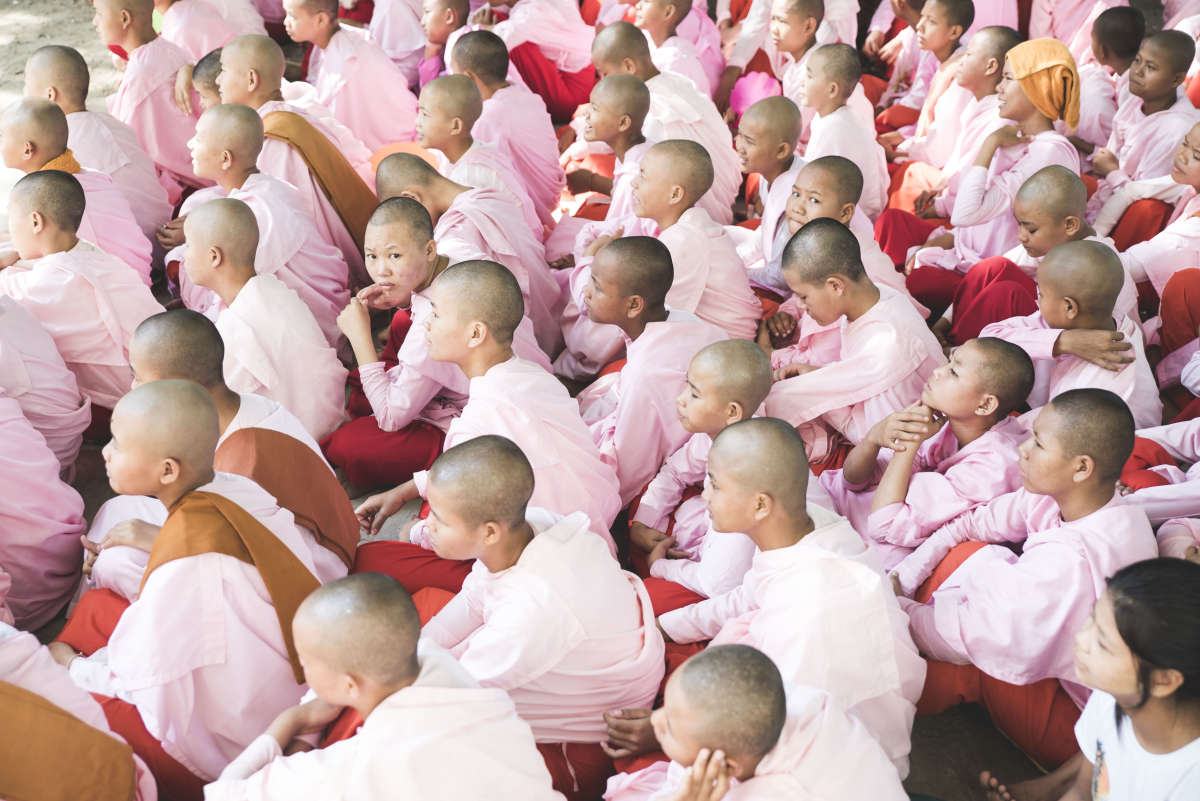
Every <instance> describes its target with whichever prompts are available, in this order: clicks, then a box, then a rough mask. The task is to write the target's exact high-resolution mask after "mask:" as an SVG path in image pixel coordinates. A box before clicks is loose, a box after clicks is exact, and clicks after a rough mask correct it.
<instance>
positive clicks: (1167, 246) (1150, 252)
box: [1120, 217, 1200, 295]
mask: <svg viewBox="0 0 1200 801" xmlns="http://www.w3.org/2000/svg"><path fill="white" fill-rule="evenodd" d="M1198 251H1200V218H1197V217H1189V218H1187V219H1181V220H1177V221H1175V222H1174V223H1172V224H1171V225H1169V226H1167V228H1166V229H1165V230H1163V231H1162V232H1160V233H1159V234H1158V235H1157V236H1155V237H1154V238H1153V239H1150V240H1147V241H1145V242H1139V243H1138V244H1136V245H1133V246H1132V247H1130V248H1128V249H1127V250H1125V251H1124V252H1122V253H1121V254H1120V256H1121V263H1122V264H1124V265H1125V269H1126V270H1128V271H1129V276H1130V277H1131V278H1132V279H1133V281H1134V282H1135V283H1137V282H1140V281H1145V280H1147V279H1149V281H1150V282H1151V283H1153V284H1154V288H1155V290H1156V291H1157V292H1158V293H1159V294H1160V295H1161V294H1162V291H1163V288H1164V287H1166V285H1167V281H1168V280H1169V279H1170V278H1171V276H1172V275H1174V274H1175V272H1176V271H1177V270H1179V269H1181V268H1183V267H1192V266H1194V265H1195V264H1200V260H1197V252H1198Z"/></svg>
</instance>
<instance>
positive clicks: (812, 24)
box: [803, 17, 821, 36]
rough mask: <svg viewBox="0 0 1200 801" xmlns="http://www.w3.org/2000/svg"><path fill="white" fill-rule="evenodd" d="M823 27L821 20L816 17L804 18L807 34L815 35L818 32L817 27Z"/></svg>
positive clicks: (804, 29) (804, 28)
mask: <svg viewBox="0 0 1200 801" xmlns="http://www.w3.org/2000/svg"><path fill="white" fill-rule="evenodd" d="M819 27H821V21H820V20H818V19H817V18H816V17H809V18H808V19H806V20H804V26H803V31H804V33H805V35H807V36H813V35H815V34H816V32H817V28H819Z"/></svg>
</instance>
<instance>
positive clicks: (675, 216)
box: [652, 203, 692, 231]
mask: <svg viewBox="0 0 1200 801" xmlns="http://www.w3.org/2000/svg"><path fill="white" fill-rule="evenodd" d="M691 207H692V206H691V204H688V205H684V204H683V203H676V204H675V205H674V206H672V207H671V208H670V209H669V210H668V211H667V213H666V214H664V215H663V216H661V217H658V218H652V219H654V223H655V224H656V225H657V226H658V229H659V230H660V231H665V230H667V229H668V228H670V227H671V226H672V225H674V224H675V223H677V222H679V218H680V217H682V216H683V215H684V214H687V210H688V209H690V208H691Z"/></svg>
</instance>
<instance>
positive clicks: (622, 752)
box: [600, 743, 637, 759]
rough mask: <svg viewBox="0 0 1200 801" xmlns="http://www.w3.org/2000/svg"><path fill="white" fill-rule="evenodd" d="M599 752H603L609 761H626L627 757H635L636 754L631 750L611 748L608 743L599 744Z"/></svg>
mask: <svg viewBox="0 0 1200 801" xmlns="http://www.w3.org/2000/svg"><path fill="white" fill-rule="evenodd" d="M600 750H601V751H603V752H604V753H605V754H606V755H607V756H608V758H609V759H627V758H628V757H631V756H636V755H637V752H636V751H634V750H633V749H632V748H613V747H612V746H610V745H609V744H608V743H600Z"/></svg>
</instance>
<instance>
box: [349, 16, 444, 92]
mask: <svg viewBox="0 0 1200 801" xmlns="http://www.w3.org/2000/svg"><path fill="white" fill-rule="evenodd" d="M365 5H366V3H361V4H360V7H361V6H365ZM338 13H339V16H341V15H342V13H343V11H342V9H339V11H338ZM367 35H368V36H370V38H371V41H372V42H375V43H376V44H378V45H379V46H380V47H381V48H383V52H385V53H387V55H388V58H390V59H391V60H392V63H393V64H395V65H396V66H397V67H398V68H399V69H400V72H401V74H403V75H404V80H405V81H407V82H408V86H409V88H410V89H411V88H413V87H415V86H417V85H418V82H419V78H420V76H419V73H418V68H419V66H420V63H421V58H422V57H423V56H424V55H425V36H424V34H423V33H422V31H421V3H420V2H417V0H383V2H380V3H377V4H376V5H375V7H374V8H373V9H372V10H371V20H370V23H369V24H368V25H367Z"/></svg>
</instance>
